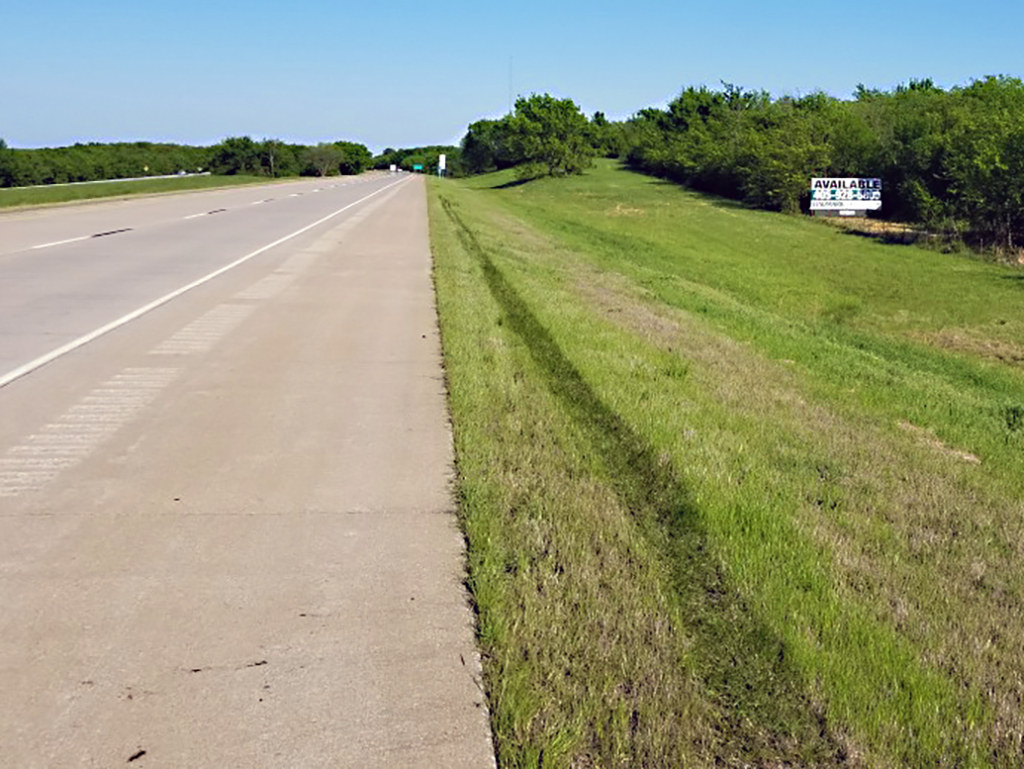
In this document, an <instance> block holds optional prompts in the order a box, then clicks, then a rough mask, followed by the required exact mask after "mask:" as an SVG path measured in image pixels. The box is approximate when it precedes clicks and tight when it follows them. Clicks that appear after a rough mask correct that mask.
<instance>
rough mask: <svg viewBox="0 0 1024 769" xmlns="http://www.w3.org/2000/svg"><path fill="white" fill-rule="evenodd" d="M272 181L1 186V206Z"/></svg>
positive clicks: (243, 178)
mask: <svg viewBox="0 0 1024 769" xmlns="http://www.w3.org/2000/svg"><path fill="white" fill-rule="evenodd" d="M273 181H274V180H273V179H268V178H266V177H263V176H182V177H180V178H174V179H139V180H137V181H118V182H90V183H86V184H72V185H67V186H64V185H58V186H53V187H0V208H12V207H15V206H40V205H48V204H53V203H71V202H74V201H79V200H93V199H96V198H114V197H127V196H130V195H155V194H159V193H162V192H185V191H188V190H210V189H216V188H218V187H237V186H240V185H243V184H269V183H271V182H273Z"/></svg>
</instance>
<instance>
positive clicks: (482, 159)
mask: <svg viewBox="0 0 1024 769" xmlns="http://www.w3.org/2000/svg"><path fill="white" fill-rule="evenodd" d="M511 136H512V131H511V126H510V122H509V118H508V117H504V118H502V119H501V120H478V121H477V122H475V123H473V124H472V125H470V126H469V129H468V130H467V131H466V135H465V136H464V137H462V145H461V150H462V151H461V153H460V154H461V156H462V162H463V164H464V166H465V169H466V172H467V173H470V174H485V173H488V172H489V171H500V170H501V169H503V168H511V167H512V166H514V165H516V163H517V161H518V160H519V158H516V157H515V156H514V155H513V154H512V148H511Z"/></svg>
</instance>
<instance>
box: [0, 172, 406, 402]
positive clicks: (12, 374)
mask: <svg viewBox="0 0 1024 769" xmlns="http://www.w3.org/2000/svg"><path fill="white" fill-rule="evenodd" d="M405 181H408V178H405V179H399V180H398V181H394V182H391V183H390V184H387V185H385V186H383V187H381V188H380V189H378V190H374V191H373V192H371V193H370V194H368V195H364V196H363V197H361V198H359V199H358V200H356V201H353V202H352V203H349V204H348V205H345V206H342V207H341V208H339V209H338V210H337V211H333V212H331V213H329V214H327V216H324V217H321V218H320V219H317V220H316V221H315V222H312V223H310V224H307V225H306V226H305V227H300V228H299V229H297V230H295V232H292V233H290V234H288V235H285V236H284V237H282V238H278V239H277V240H275V241H273V242H272V243H268V244H267V245H265V246H262V247H261V248H257V249H256V250H255V251H253V252H251V253H249V254H246V255H245V256H242V257H240V258H238V259H236V260H235V261H233V262H231V263H230V264H226V265H224V266H223V267H220V268H218V269H216V270H214V271H213V272H211V273H209V274H207V275H204V276H203V277H201V278H199V279H198V280H194V281H192V282H191V283H188V284H186V285H184V286H182V287H181V288H178V289H175V290H174V291H171V292H170V293H168V294H165V295H164V296H161V297H160V298H159V299H155V300H153V301H152V302H149V303H148V304H145V305H143V306H142V307H139V308H138V309H136V310H133V311H132V312H129V313H128V314H126V315H122V316H121V317H120V318H118V319H116V320H113V321H111V322H110V323H107V324H106V325H105V326H101V327H100V328H97V329H96V330H94V331H90V332H89V333H88V334H84V335H82V336H80V337H78V338H77V339H74V340H72V341H70V342H68V343H67V344H65V345H62V346H61V347H58V348H57V349H55V350H51V351H50V352H48V353H46V354H45V355H41V356H39V357H38V358H36V359H35V360H32V361H29V362H28V363H26V364H24V365H22V366H19V367H18V368H16V369H14V370H12V371H8V372H7V373H6V374H3V375H0V388H3V387H6V386H7V385H9V384H10V383H11V382H14V381H16V380H18V379H21V378H22V377H23V376H26V375H27V374H30V373H32V372H33V371H35V370H36V369H39V368H42V367H43V366H45V365H46V364H48V363H52V362H53V361H55V360H57V358H60V357H62V356H64V355H67V354H68V353H69V352H72V351H74V350H77V349H78V348H79V347H84V346H85V345H87V344H89V342H92V341H94V340H96V339H99V338H100V337H101V336H104V335H105V334H109V333H110V332H111V331H113V330H114V329H118V328H121V326H124V325H126V324H128V323H131V322H132V321H133V320H136V319H137V318H140V317H142V316H143V315H145V314H146V313H148V312H151V311H152V310H155V309H156V308H157V307H161V306H163V305H165V304H167V303H168V302H170V301H171V300H173V299H177V298H178V297H179V296H181V295H182V294H185V293H187V292H189V291H191V290H192V289H194V288H197V287H199V286H202V285H203V284H205V283H209V282H210V281H211V280H213V279H214V278H217V277H220V276H221V275H223V274H224V273H225V272H228V271H229V270H233V269H235V268H236V267H238V266H239V265H242V264H245V263H246V262H248V261H249V260H251V259H254V258H255V257H257V256H259V255H260V254H262V253H263V252H265V251H269V250H270V249H272V248H274V247H275V246H279V245H281V244H282V243H285V242H287V241H289V240H291V239H292V238H295V237H298V236H299V235H301V234H303V233H304V232H308V231H309V230H311V229H313V228H314V227H317V226H319V225H321V224H323V223H324V222H327V221H330V220H331V219H333V218H334V217H336V216H339V215H340V214H342V213H344V212H345V211H348V210H349V209H350V208H353V207H354V206H358V205H359V204H360V203H362V202H364V201H366V200H369V199H370V198H373V197H376V196H377V195H380V194H381V193H382V192H384V191H385V190H389V189H391V188H392V187H394V186H395V185H398V184H401V183H402V182H405Z"/></svg>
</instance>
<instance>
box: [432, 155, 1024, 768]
mask: <svg viewBox="0 0 1024 769" xmlns="http://www.w3.org/2000/svg"><path fill="white" fill-rule="evenodd" d="M506 181H507V179H505V178H504V177H503V176H501V175H495V176H491V177H481V178H477V179H473V180H468V181H460V182H452V181H446V182H432V186H431V200H430V206H431V209H430V210H431V238H432V245H433V249H434V255H435V281H436V284H437V288H438V306H439V313H440V319H441V326H442V335H443V341H444V348H445V360H446V366H447V375H448V384H449V392H450V399H451V408H452V417H453V424H454V430H455V441H456V452H457V465H458V483H459V486H458V488H459V495H460V514H461V518H462V523H463V527H464V530H465V533H466V538H467V545H468V553H469V586H470V589H471V592H472V595H473V597H474V600H475V601H476V605H477V610H478V612H479V622H480V643H481V648H482V650H483V653H484V660H485V679H486V681H485V683H486V686H487V690H488V694H489V697H490V700H491V708H492V714H493V723H494V731H495V737H496V744H497V747H498V755H499V761H500V763H501V764H502V765H503V766H590V765H594V766H615V765H621V766H631V765H649V766H657V765H705V764H713V763H718V764H725V765H784V764H791V765H827V764H851V765H872V766H874V765H903V764H905V765H949V766H954V765H979V766H983V765H1005V766H1012V765H1018V764H1019V763H1020V762H1021V760H1022V758H1024V753H1022V750H1024V743H1022V739H1024V738H1022V733H1024V716H1022V706H1021V703H1022V701H1024V653H1022V652H1024V627H1022V626H1021V623H1020V621H1019V618H1020V617H1021V616H1022V615H1024V599H1022V596H1024V566H1022V563H1024V561H1022V559H1021V556H1022V555H1024V546H1022V543H1024V515H1022V512H1024V508H1022V504H1021V499H1022V496H1024V495H1022V491H1024V473H1022V469H1024V468H1022V466H1021V465H1022V462H1021V448H1022V447H1024V424H1022V423H1024V416H1022V414H1024V370H1022V365H1021V363H1022V360H1021V358H1019V357H1018V353H1019V351H1020V347H1019V345H1020V341H1019V340H1020V339H1022V338H1024V313H1021V312H1020V308H1021V304H1022V299H1024V293H1022V292H1024V280H1022V274H1021V272H1019V271H1017V272H1014V271H1012V270H1009V269H1002V268H998V267H995V266H993V265H989V264H984V263H982V262H977V261H971V260H966V259H963V258H958V257H955V256H950V255H943V254H938V253H935V252H931V251H927V250H924V249H921V248H917V247H907V246H893V245H884V244H879V243H875V242H871V241H867V240H864V239H862V238H857V237H853V236H849V235H844V234H842V233H841V232H839V231H837V230H835V229H834V228H829V227H824V226H822V225H821V224H820V223H816V222H813V221H808V220H805V219H799V218H790V217H783V216H778V215H772V214H765V213H760V212H754V211H748V210H745V209H743V208H741V207H738V206H735V205H733V204H730V203H728V202H723V201H718V200H715V199H710V198H706V197H701V196H697V195H694V194H691V193H688V192H686V191H683V190H680V189H679V188H676V187H674V186H670V185H664V184H661V183H659V182H657V181H653V180H651V179H648V178H646V177H642V176H638V175H634V174H631V173H629V172H626V171H622V170H619V169H617V168H616V167H614V166H611V165H608V164H604V165H601V166H599V167H598V168H597V169H595V170H594V171H593V172H591V173H589V174H587V175H585V176H583V177H578V178H572V179H568V180H546V181H539V182H534V183H531V184H527V185H521V186H513V187H502V186H501V185H502V184H503V183H504V182H506Z"/></svg>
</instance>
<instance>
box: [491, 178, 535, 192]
mask: <svg viewBox="0 0 1024 769" xmlns="http://www.w3.org/2000/svg"><path fill="white" fill-rule="evenodd" d="M532 181H534V179H533V178H532V177H531V178H528V179H513V180H512V181H510V182H504V183H502V184H495V185H493V186H492V187H488V188H487V189H489V190H510V189H512V188H513V187H522V186H523V185H524V184H529V183H530V182H532Z"/></svg>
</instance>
